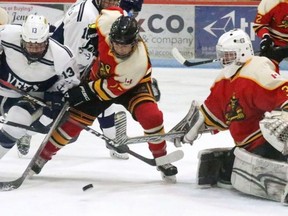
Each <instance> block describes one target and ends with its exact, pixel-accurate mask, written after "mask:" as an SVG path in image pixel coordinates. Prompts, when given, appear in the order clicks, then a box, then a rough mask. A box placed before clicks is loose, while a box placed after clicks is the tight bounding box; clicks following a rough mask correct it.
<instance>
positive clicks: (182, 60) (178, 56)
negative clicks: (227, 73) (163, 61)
mask: <svg viewBox="0 0 288 216" xmlns="http://www.w3.org/2000/svg"><path fill="white" fill-rule="evenodd" d="M172 55H173V57H174V58H175V59H176V60H177V61H178V62H179V63H180V64H182V65H185V66H187V67H193V66H196V65H202V64H208V63H211V62H217V61H219V59H208V60H204V61H199V62H190V61H188V60H187V59H185V58H184V57H183V55H182V54H181V53H180V52H179V50H178V49H177V48H176V47H174V48H173V49H172Z"/></svg>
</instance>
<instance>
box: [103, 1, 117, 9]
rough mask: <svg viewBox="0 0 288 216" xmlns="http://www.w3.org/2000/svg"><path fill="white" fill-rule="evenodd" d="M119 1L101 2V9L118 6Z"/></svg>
mask: <svg viewBox="0 0 288 216" xmlns="http://www.w3.org/2000/svg"><path fill="white" fill-rule="evenodd" d="M118 5H119V0H102V2H101V8H108V7H111V6H118Z"/></svg>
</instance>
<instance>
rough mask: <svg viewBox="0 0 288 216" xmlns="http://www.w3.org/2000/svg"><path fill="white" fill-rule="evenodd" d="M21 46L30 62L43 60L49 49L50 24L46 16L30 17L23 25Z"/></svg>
mask: <svg viewBox="0 0 288 216" xmlns="http://www.w3.org/2000/svg"><path fill="white" fill-rule="evenodd" d="M21 37H22V40H21V46H22V48H23V50H24V54H25V55H26V57H27V58H28V60H30V61H37V60H38V59H40V58H42V57H43V56H44V55H45V53H46V51H47V48H48V38H49V24H48V22H47V19H46V18H45V17H44V16H39V15H34V14H31V15H29V16H28V17H27V18H26V20H25V21H24V23H23V25H22V34H21Z"/></svg>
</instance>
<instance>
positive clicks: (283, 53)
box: [262, 46, 288, 63]
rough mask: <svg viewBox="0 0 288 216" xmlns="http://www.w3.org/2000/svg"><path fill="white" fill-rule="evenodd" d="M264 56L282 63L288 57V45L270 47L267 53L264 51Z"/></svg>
mask: <svg viewBox="0 0 288 216" xmlns="http://www.w3.org/2000/svg"><path fill="white" fill-rule="evenodd" d="M262 56H265V57H267V58H269V59H271V60H275V61H277V62H278V63H280V62H281V61H282V60H283V59H284V58H287V57H288V46H285V47H270V48H269V49H268V50H267V51H266V53H263V55H262Z"/></svg>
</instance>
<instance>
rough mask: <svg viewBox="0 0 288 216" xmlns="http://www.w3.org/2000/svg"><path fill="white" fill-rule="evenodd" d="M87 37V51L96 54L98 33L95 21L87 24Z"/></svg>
mask: <svg viewBox="0 0 288 216" xmlns="http://www.w3.org/2000/svg"><path fill="white" fill-rule="evenodd" d="M87 37H88V39H89V42H88V44H87V49H88V50H89V52H92V53H93V55H94V56H98V33H97V30H96V24H95V23H93V24H90V25H88V31H87Z"/></svg>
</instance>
